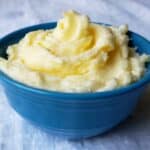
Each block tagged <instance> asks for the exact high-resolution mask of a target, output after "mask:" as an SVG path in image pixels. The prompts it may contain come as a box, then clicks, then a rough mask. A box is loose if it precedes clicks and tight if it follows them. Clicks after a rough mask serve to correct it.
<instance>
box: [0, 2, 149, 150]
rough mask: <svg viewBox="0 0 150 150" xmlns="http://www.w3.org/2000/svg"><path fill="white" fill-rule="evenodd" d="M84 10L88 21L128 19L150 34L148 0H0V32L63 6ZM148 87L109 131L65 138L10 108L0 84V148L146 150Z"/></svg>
mask: <svg viewBox="0 0 150 150" xmlns="http://www.w3.org/2000/svg"><path fill="white" fill-rule="evenodd" d="M68 9H75V10H77V11H79V12H82V13H84V14H88V15H89V16H90V17H91V19H92V21H97V22H105V23H110V24H116V25H119V24H123V23H127V24H129V27H130V29H131V30H133V31H136V32H138V33H140V34H142V35H143V36H145V37H146V38H148V39H150V32H149V26H150V1H149V0H126V1H122V0H118V1H116V0H93V1H91V0H76V1H74V2H72V1H71V0H70V1H67V0H61V1H60V0H32V1H31V0H0V37H2V36H3V35H5V34H7V33H9V32H11V31H13V30H15V29H18V28H21V27H25V26H29V25H32V24H37V23H42V22H50V21H54V20H57V19H58V18H59V17H60V16H61V14H62V12H63V11H64V10H68ZM149 141H150V87H149V88H147V90H146V91H145V94H143V96H142V97H141V101H140V103H139V104H138V106H137V109H136V110H135V112H134V113H133V115H132V116H130V117H129V118H128V119H127V120H126V121H125V122H124V123H122V124H120V125H119V126H118V127H116V128H114V129H113V130H112V131H110V132H109V133H106V134H103V135H101V136H97V137H94V138H91V139H88V140H82V141H68V140H64V139H59V138H57V137H53V136H51V135H48V134H46V133H44V132H42V131H40V130H39V129H37V128H35V127H34V126H32V125H30V124H28V123H27V122H26V121H24V120H23V119H22V118H21V117H20V116H19V115H18V114H16V113H15V112H14V110H12V108H11V107H10V106H9V104H8V103H7V98H6V97H5V94H4V92H3V88H2V87H1V86H0V150H110V149H111V150H127V149H128V150H130V149H131V150H148V149H150V142H149Z"/></svg>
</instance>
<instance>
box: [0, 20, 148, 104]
mask: <svg viewBox="0 0 150 150" xmlns="http://www.w3.org/2000/svg"><path fill="white" fill-rule="evenodd" d="M94 23H95V22H94ZM98 24H104V25H107V24H105V23H98ZM48 25H56V22H48V23H41V24H36V25H31V26H27V27H24V28H21V29H18V30H15V31H13V32H11V33H9V34H6V35H5V36H3V37H2V38H0V41H2V40H4V39H5V38H7V37H8V36H11V35H15V34H18V32H22V31H24V30H29V32H30V29H32V28H33V29H32V30H38V29H40V28H41V29H42V28H43V27H44V26H48ZM129 32H130V33H132V34H135V35H136V36H139V37H140V38H142V39H143V40H144V41H146V42H148V44H150V41H148V40H147V39H146V38H144V37H143V36H141V35H139V34H137V33H135V32H132V31H129ZM0 80H3V81H5V82H7V83H9V84H12V85H14V86H16V87H17V88H20V89H23V90H26V91H29V92H33V93H37V94H42V95H48V96H51V97H58V98H62V97H63V98H64V97H65V98H66V100H69V101H70V100H74V99H75V100H78V98H82V99H85V100H88V99H89V100H90V99H92V98H104V97H110V96H117V95H122V94H125V93H127V92H131V91H133V90H135V89H138V88H140V87H143V86H144V85H146V84H148V83H149V82H150V75H149V76H145V77H142V78H141V79H139V80H138V81H136V82H134V83H131V84H129V85H126V86H123V87H120V88H116V89H112V90H107V91H99V92H83V93H80V92H79V93H78V92H63V91H53V90H47V89H41V88H39V87H34V86H30V85H27V84H25V83H22V82H20V81H17V80H15V79H13V78H12V77H9V75H7V74H5V73H4V72H2V71H1V70H0ZM93 100H94V99H93Z"/></svg>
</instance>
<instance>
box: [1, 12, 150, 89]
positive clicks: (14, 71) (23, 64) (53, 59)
mask: <svg viewBox="0 0 150 150" xmlns="http://www.w3.org/2000/svg"><path fill="white" fill-rule="evenodd" d="M127 31H128V27H127V26H126V25H122V26H120V27H113V26H111V27H108V26H104V25H99V24H95V23H91V22H90V21H89V18H88V17H87V16H85V15H81V14H79V13H76V12H74V11H68V12H65V13H64V18H62V19H60V20H59V21H58V23H57V26H56V27H55V28H54V29H50V30H38V31H33V32H30V33H28V34H26V35H25V37H24V38H23V39H22V40H21V41H20V42H19V43H17V44H14V45H11V46H9V47H8V49H7V53H8V60H6V59H3V58H0V69H1V70H2V71H4V72H5V73H6V74H8V75H9V76H11V77H12V78H14V79H16V80H18V81H20V82H23V83H26V84H28V85H31V86H35V87H39V88H43V89H48V90H55V91H64V92H94V91H103V90H111V89H114V88H118V87H121V86H125V85H128V84H131V83H132V82H135V81H136V80H138V79H140V78H141V77H142V75H143V74H144V71H145V62H146V61H148V59H149V56H148V55H146V54H142V55H139V54H138V53H137V52H136V50H135V49H134V48H131V47H129V46H128V41H129V38H128V36H127V35H126V33H127Z"/></svg>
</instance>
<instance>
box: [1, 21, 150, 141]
mask: <svg viewBox="0 0 150 150" xmlns="http://www.w3.org/2000/svg"><path fill="white" fill-rule="evenodd" d="M55 26H56V23H55V22H54V23H46V24H40V25H35V26H31V27H27V28H24V29H21V30H18V31H15V32H13V33H10V34H9V35H7V36H5V37H3V38H2V39H0V56H1V57H5V58H6V57H7V55H6V48H7V47H8V45H11V44H14V43H16V42H18V41H19V40H20V39H21V38H23V37H24V35H25V34H26V33H28V32H30V31H34V30H38V29H51V28H54V27H55ZM128 34H129V37H130V38H131V39H132V40H131V42H130V45H132V46H136V47H138V52H139V53H143V52H144V53H147V54H150V42H149V41H147V40H146V39H144V38H143V37H142V36H140V35H138V34H136V33H133V32H129V33H128ZM0 81H1V83H2V85H3V87H4V90H5V93H6V95H7V98H8V101H9V103H10V105H11V106H12V107H13V108H14V109H15V110H16V112H18V113H19V114H20V115H21V116H22V117H24V118H25V119H27V120H28V121H30V122H32V123H33V124H35V125H37V126H38V127H40V128H42V129H46V130H47V131H49V132H50V133H52V134H54V135H58V136H63V137H64V136H65V137H67V138H70V139H80V138H86V137H91V136H95V135H97V134H100V133H103V132H105V131H107V130H109V129H111V128H112V127H114V126H115V125H117V124H118V123H120V122H121V121H122V120H124V119H125V118H127V117H128V116H129V114H131V113H132V111H133V110H134V108H135V106H136V104H137V102H138V100H139V96H140V95H141V94H142V92H143V91H144V89H145V87H146V85H147V84H148V83H149V81H150V65H147V71H146V73H145V75H144V76H143V77H142V78H141V79H140V80H139V81H137V82H135V83H133V84H131V85H128V86H126V87H122V88H119V89H115V90H112V91H106V92H95V93H80V94H79V93H63V92H53V91H47V90H42V89H37V88H33V87H30V86H27V85H25V84H22V83H19V82H17V81H15V80H13V79H12V78H10V77H8V76H7V75H6V74H4V73H3V72H0Z"/></svg>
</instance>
